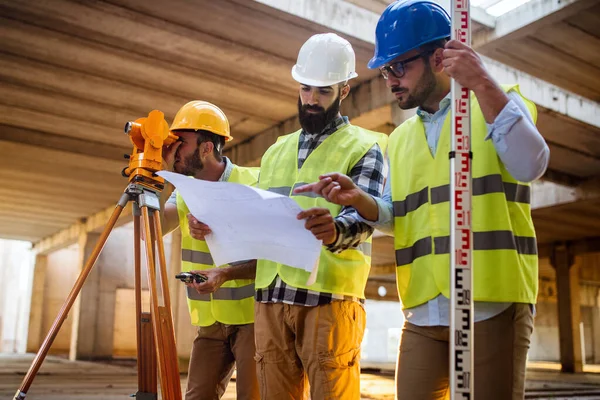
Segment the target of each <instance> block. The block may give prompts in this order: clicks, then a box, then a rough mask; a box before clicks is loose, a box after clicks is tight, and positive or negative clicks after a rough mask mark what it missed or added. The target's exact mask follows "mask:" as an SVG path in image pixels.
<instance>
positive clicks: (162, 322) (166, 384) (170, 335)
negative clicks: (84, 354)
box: [141, 206, 181, 400]
mask: <svg viewBox="0 0 600 400" xmlns="http://www.w3.org/2000/svg"><path fill="white" fill-rule="evenodd" d="M141 210H142V216H143V218H144V225H145V233H146V238H152V233H154V234H156V237H155V239H156V240H157V242H159V245H158V247H159V258H160V259H161V262H162V261H164V253H161V251H160V249H163V246H162V236H159V235H158V232H156V230H155V229H152V228H153V226H152V221H151V220H150V214H149V211H148V207H146V206H144V207H141ZM153 216H154V220H155V221H156V220H157V219H158V218H159V217H158V215H157V214H156V213H155V214H153ZM160 233H162V232H160ZM154 250H155V243H153V242H151V241H150V240H146V258H147V260H148V286H149V288H150V303H151V306H152V314H153V316H154V317H153V318H152V325H153V328H154V339H155V341H156V351H157V354H158V372H159V376H160V388H161V393H162V398H163V399H165V400H181V383H180V377H179V365H178V364H177V350H176V347H175V336H174V330H173V319H172V317H171V310H170V309H167V308H166V306H165V302H167V303H169V304H170V301H169V299H168V296H169V292H168V290H167V291H165V290H164V289H163V290H162V291H161V292H162V293H161V294H162V298H163V304H159V295H158V288H157V279H156V278H157V277H156V264H155V260H154ZM161 269H165V266H164V264H163V265H162V267H161ZM164 275H166V270H165V273H164ZM161 278H163V279H166V276H163V273H162V271H161ZM163 287H164V285H163Z"/></svg>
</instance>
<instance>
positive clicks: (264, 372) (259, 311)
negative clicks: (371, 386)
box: [255, 301, 365, 400]
mask: <svg viewBox="0 0 600 400" xmlns="http://www.w3.org/2000/svg"><path fill="white" fill-rule="evenodd" d="M255 310H256V313H255V324H256V328H255V329H256V362H257V372H258V380H259V386H260V395H261V399H263V400H267V399H271V400H285V399H294V400H301V399H306V398H307V395H308V388H309V385H308V384H310V397H311V399H312V400H319V399H342V400H345V399H359V398H360V369H359V360H360V344H361V342H362V338H363V334H364V330H365V311H364V309H363V308H362V306H361V305H360V304H358V303H355V302H351V301H334V302H332V303H331V304H327V305H322V306H316V307H304V306H293V305H288V304H281V303H256V305H255ZM307 381H308V382H307Z"/></svg>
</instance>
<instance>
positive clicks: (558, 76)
mask: <svg viewBox="0 0 600 400" xmlns="http://www.w3.org/2000/svg"><path fill="white" fill-rule="evenodd" d="M517 41H518V40H515V42H517ZM515 42H508V43H506V45H504V46H492V47H486V48H485V49H482V50H481V54H483V55H486V56H488V57H490V58H493V59H495V60H497V61H500V62H502V63H504V64H506V65H510V66H511V67H513V68H517V69H519V70H521V71H523V72H526V73H528V74H531V75H533V76H535V77H537V78H540V79H543V80H545V81H547V82H549V83H552V84H554V85H557V86H559V87H561V88H563V89H565V90H569V91H571V92H573V93H576V94H578V95H580V96H583V97H586V98H588V99H591V100H594V101H599V99H600V91H599V90H596V89H593V88H590V87H588V86H587V85H584V84H582V83H580V82H578V80H577V79H574V78H573V76H564V75H563V74H562V73H561V71H558V70H557V69H554V68H549V66H551V65H553V64H552V63H550V64H545V65H544V64H541V63H540V62H538V61H537V59H535V58H534V57H531V56H529V55H527V53H519V54H516V53H515V52H514V51H512V47H513V45H515Z"/></svg>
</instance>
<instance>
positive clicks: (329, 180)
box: [294, 172, 362, 206]
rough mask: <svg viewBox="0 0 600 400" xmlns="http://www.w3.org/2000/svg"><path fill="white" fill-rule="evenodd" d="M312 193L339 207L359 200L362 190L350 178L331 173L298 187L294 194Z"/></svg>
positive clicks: (350, 204)
mask: <svg viewBox="0 0 600 400" xmlns="http://www.w3.org/2000/svg"><path fill="white" fill-rule="evenodd" d="M306 192H313V193H315V194H318V195H320V196H323V198H324V199H325V200H327V201H329V202H330V203H333V204H338V205H341V206H352V205H354V204H355V203H356V202H357V201H358V200H359V198H360V196H361V192H362V190H361V189H360V188H359V187H358V186H356V184H354V182H353V181H352V179H350V177H348V176H346V175H344V174H340V173H337V172H332V173H329V174H325V175H321V176H319V181H318V182H315V183H309V184H307V185H303V186H299V187H297V188H296V189H294V193H295V194H298V193H306Z"/></svg>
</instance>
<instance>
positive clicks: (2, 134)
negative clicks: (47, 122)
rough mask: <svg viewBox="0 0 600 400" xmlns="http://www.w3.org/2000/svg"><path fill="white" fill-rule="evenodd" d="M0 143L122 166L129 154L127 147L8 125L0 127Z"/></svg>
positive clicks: (129, 149) (129, 150)
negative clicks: (95, 159) (80, 156)
mask: <svg viewBox="0 0 600 400" xmlns="http://www.w3.org/2000/svg"><path fill="white" fill-rule="evenodd" d="M0 141H9V142H18V143H23V144H27V145H31V146H38V147H46V148H49V149H53V150H60V151H65V152H69V153H76V154H84V155H88V156H93V157H99V158H109V159H113V160H122V161H123V163H124V165H125V163H126V161H125V159H124V158H123V155H124V154H130V153H131V147H129V146H128V147H124V146H123V147H122V146H117V145H115V144H104V143H98V142H93V141H87V140H82V139H79V138H72V137H66V136H61V135H53V134H50V133H46V132H40V131H34V130H30V129H23V128H20V127H15V126H8V125H0Z"/></svg>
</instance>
